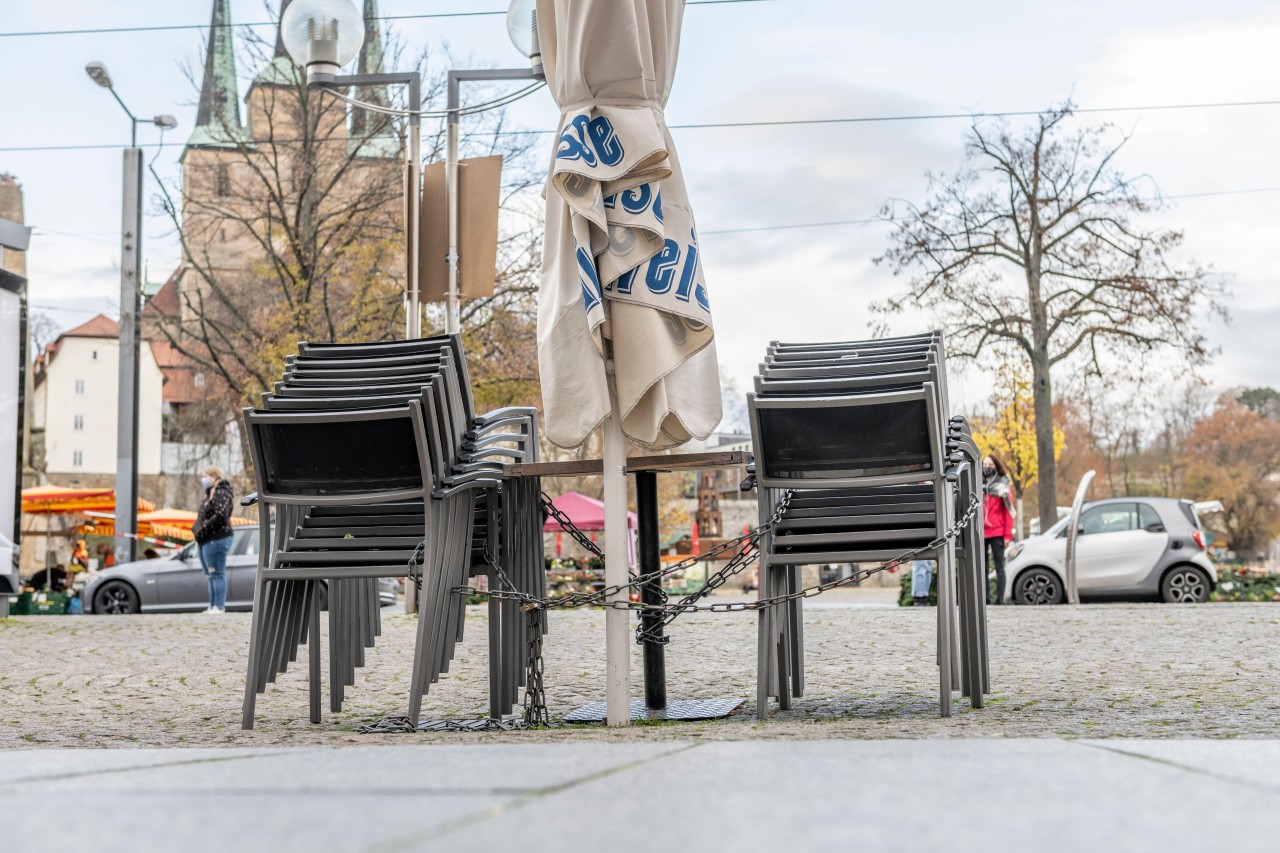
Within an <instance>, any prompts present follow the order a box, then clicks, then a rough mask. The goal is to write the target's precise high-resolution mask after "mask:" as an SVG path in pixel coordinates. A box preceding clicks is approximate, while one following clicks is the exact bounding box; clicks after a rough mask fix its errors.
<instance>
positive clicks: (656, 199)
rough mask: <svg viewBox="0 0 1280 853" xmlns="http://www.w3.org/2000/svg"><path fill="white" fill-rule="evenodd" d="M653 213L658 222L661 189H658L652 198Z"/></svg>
mask: <svg viewBox="0 0 1280 853" xmlns="http://www.w3.org/2000/svg"><path fill="white" fill-rule="evenodd" d="M653 215H654V218H656V219H657V220H658V221H659V222H661V221H662V190H658V192H657V194H656V196H655V197H654V199H653Z"/></svg>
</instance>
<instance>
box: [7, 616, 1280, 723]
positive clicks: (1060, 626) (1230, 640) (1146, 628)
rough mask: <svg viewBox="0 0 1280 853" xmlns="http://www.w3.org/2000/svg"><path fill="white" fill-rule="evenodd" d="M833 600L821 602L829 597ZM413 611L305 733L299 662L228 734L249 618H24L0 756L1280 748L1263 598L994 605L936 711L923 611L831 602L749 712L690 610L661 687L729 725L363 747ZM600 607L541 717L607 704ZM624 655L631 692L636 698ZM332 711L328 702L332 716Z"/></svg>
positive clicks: (475, 619) (560, 629) (398, 696)
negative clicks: (1001, 744) (727, 700)
mask: <svg viewBox="0 0 1280 853" xmlns="http://www.w3.org/2000/svg"><path fill="white" fill-rule="evenodd" d="M820 603H827V600H826V599H824V600H823V602H820ZM413 624H414V622H413V619H412V617H406V616H403V615H399V614H387V615H386V617H385V618H384V621H383V626H384V630H383V636H382V637H381V638H380V639H379V642H378V646H377V648H376V649H374V650H373V651H372V653H371V654H370V655H369V656H368V665H367V666H366V667H365V668H364V669H363V670H362V671H361V673H360V674H359V675H358V676H357V683H356V686H355V687H354V688H352V689H349V690H348V693H347V695H348V702H347V706H346V710H344V711H343V712H342V713H341V714H336V715H334V714H329V713H326V715H325V720H324V722H323V723H321V724H319V725H311V724H309V723H308V722H307V721H306V709H307V694H306V682H305V668H304V667H305V664H304V665H303V666H301V667H297V668H291V669H290V671H289V672H288V673H286V674H285V675H284V676H282V678H281V680H280V682H279V683H277V684H274V685H272V686H271V687H269V688H268V690H267V693H266V694H265V696H262V697H260V698H259V700H258V715H257V728H256V729H255V730H254V731H251V732H243V731H241V729H240V726H239V717H240V700H241V693H242V685H243V679H244V672H245V655H246V651H247V646H248V635H249V616H248V614H227V615H224V616H220V617H211V616H204V615H199V614H192V615H172V616H164V615H140V616H130V617H111V616H85V617H78V618H75V617H67V618H56V617H23V618H11V619H9V620H7V621H0V748H23V747H31V746H98V747H123V746H180V745H202V746H233V745H234V746H251V745H252V746H264V745H290V744H298V745H302V744H340V743H362V744H371V743H379V742H383V743H395V742H404V741H411V742H429V741H433V740H436V741H441V740H447V741H457V742H475V741H483V740H504V739H505V740H508V741H510V740H519V741H523V742H528V741H556V740H562V739H597V740H650V739H659V740H660V739H688V738H704V739H747V738H781V737H786V738H922V737H925V738H938V737H1010V736H1016V737H1056V736H1066V737H1090V738H1097V737H1164V738H1168V737H1215V738H1230V737H1254V738H1260V737H1268V738H1275V737H1280V671H1278V670H1277V661H1278V660H1280V659H1278V658H1277V655H1276V643H1277V638H1280V607H1277V606H1275V605H1270V604H1209V605H1200V606H1173V605H1085V606H1082V607H1078V608H1070V607H1056V608H1023V607H1000V608H992V610H991V619H990V637H991V645H992V647H991V659H992V682H993V687H994V690H995V695H994V696H993V697H991V698H990V700H989V705H988V707H986V708H985V709H982V710H979V711H970V710H969V709H968V707H967V705H966V704H965V703H963V702H959V703H958V707H959V708H961V709H963V710H962V711H960V712H959V713H958V714H957V715H956V716H955V717H953V718H951V719H949V720H943V719H940V718H939V717H938V716H937V694H936V684H937V679H936V674H935V673H936V670H935V668H934V666H933V663H932V661H933V640H932V632H933V626H934V612H933V610H932V609H916V608H904V609H898V608H890V607H883V608H874V607H849V606H838V604H837V605H836V606H832V605H831V604H828V605H827V606H825V607H814V608H812V609H811V610H810V611H809V612H808V614H807V616H806V621H805V641H806V646H807V662H808V669H807V687H808V692H807V694H806V695H805V696H804V697H803V698H801V699H798V700H797V701H796V703H795V706H794V708H793V709H792V710H791V711H788V712H778V711H777V710H776V709H775V711H774V713H773V714H772V716H771V717H770V719H769V721H768V722H767V723H758V722H757V721H756V720H755V718H754V702H753V697H754V695H755V688H754V681H755V648H756V641H755V617H754V616H753V615H751V614H742V613H735V614H728V615H720V614H715V615H711V614H694V615H686V616H683V617H681V618H680V620H678V621H677V622H676V623H675V625H674V626H673V628H672V631H671V634H672V637H673V639H672V643H671V645H670V646H669V650H668V655H667V671H668V676H669V684H670V688H669V695H670V697H671V698H673V699H678V698H708V697H712V696H739V697H742V698H746V699H748V702H747V705H746V707H745V708H744V712H743V714H742V715H741V716H739V717H737V718H732V719H728V720H722V721H713V722H705V723H693V724H690V723H666V724H647V725H641V726H632V727H630V728H628V729H625V730H609V729H605V728H603V727H601V726H586V727H584V726H563V727H555V728H553V729H551V730H545V731H540V732H518V733H492V734H456V733H440V734H425V733H423V734H416V735H376V736H374V735H359V734H356V733H355V729H356V728H357V727H358V726H359V725H360V724H362V723H364V722H368V721H370V720H372V719H375V718H377V717H380V716H382V715H384V714H398V713H402V712H403V708H404V707H405V704H406V694H407V689H408V682H407V678H408V669H409V664H410V660H411V656H412V651H413V647H412V639H413ZM485 636H486V634H485V616H484V613H483V610H482V609H481V608H471V613H470V615H469V617H468V620H467V642H464V644H463V645H462V646H461V647H460V654H459V657H458V659H456V660H455V662H454V665H453V667H452V670H451V671H450V672H449V673H448V674H447V675H445V676H444V677H443V678H442V680H441V681H440V683H439V684H436V685H434V686H433V687H432V689H431V692H430V694H429V695H428V697H427V700H426V705H425V712H424V713H425V715H426V716H427V717H429V718H456V717H478V716H482V715H483V714H484V712H485V710H486V708H487V700H486V698H485V692H486V689H487V682H486V676H485V667H486V655H485V642H484V638H485ZM603 637H604V613H603V612H602V611H576V612H565V613H553V614H551V634H550V636H549V637H548V639H547V641H546V649H545V654H546V672H547V675H546V693H547V700H548V705H549V707H550V710H551V715H552V719H553V721H555V720H558V719H559V718H562V717H563V716H564V714H566V713H567V712H569V711H570V710H572V709H574V708H576V707H578V706H580V705H582V704H585V703H586V702H588V701H594V700H598V699H601V698H603V688H604V648H603ZM633 648H634V649H635V657H634V661H633V667H632V688H633V690H632V695H633V696H640V695H642V694H641V687H640V651H639V647H633ZM326 707H327V706H326Z"/></svg>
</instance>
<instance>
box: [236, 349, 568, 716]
mask: <svg viewBox="0 0 1280 853" xmlns="http://www.w3.org/2000/svg"><path fill="white" fill-rule="evenodd" d="M245 425H246V432H247V435H248V437H249V444H250V448H251V450H252V453H253V458H254V469H255V475H256V477H257V482H258V492H257V494H256V495H255V496H251V497H250V498H249V499H248V500H250V501H252V500H258V501H261V502H262V503H263V504H264V508H263V510H262V511H261V513H260V515H261V516H262V523H261V524H260V526H259V530H260V536H261V537H262V547H261V548H260V558H259V559H260V565H259V571H258V579H257V589H256V590H255V608H254V620H253V633H252V637H251V642H250V660H249V674H248V679H247V681H246V685H245V702H244V720H243V724H244V726H245V727H246V728H250V727H252V725H253V709H254V700H255V697H256V694H257V693H260V692H263V691H264V690H265V688H266V685H267V684H268V683H269V682H271V681H274V680H275V678H276V676H277V675H278V674H279V673H281V672H283V671H285V668H286V667H287V665H288V663H289V662H290V661H292V660H295V659H296V656H297V650H298V646H299V645H301V644H302V643H304V642H305V643H307V645H308V648H309V658H310V673H309V674H310V680H311V685H310V686H311V719H312V721H313V722H317V721H319V719H320V683H319V682H320V658H319V642H318V625H319V608H320V603H321V598H322V595H323V594H324V593H325V592H326V591H327V598H328V605H329V669H330V707H331V709H332V710H334V711H338V710H341V706H342V701H343V696H344V688H345V687H347V686H350V685H351V684H353V683H354V679H355V670H356V668H357V667H359V666H362V665H363V663H364V651H365V649H367V648H369V647H370V646H372V645H373V643H374V641H375V638H376V637H377V636H378V634H379V630H380V621H379V620H380V611H379V608H378V601H377V589H376V582H377V580H376V579H377V578H379V577H409V578H410V579H411V580H412V581H413V582H415V583H419V582H420V583H421V584H422V585H423V595H422V597H421V599H420V607H419V618H418V632H417V646H416V648H415V653H414V670H413V674H412V677H411V679H410V682H411V683H410V695H409V707H410V714H411V716H412V718H413V720H414V722H415V724H416V722H417V717H418V711H419V709H420V707H421V700H422V695H423V694H424V693H425V692H426V691H427V690H428V689H429V685H430V684H431V683H434V682H435V681H436V680H438V678H439V676H440V674H441V673H442V672H445V671H447V669H448V665H449V662H450V660H451V659H452V656H453V651H454V648H455V647H456V644H457V643H458V642H459V641H460V640H461V639H462V626H463V618H462V617H463V614H464V612H465V611H464V608H465V604H466V602H465V599H464V598H462V596H460V595H458V594H457V593H455V592H454V589H455V588H456V587H459V586H464V585H466V583H467V581H468V579H469V578H470V577H471V576H472V575H474V574H486V575H487V576H488V577H489V580H490V583H491V584H494V585H495V586H501V585H504V584H505V585H507V586H509V587H512V588H515V589H516V590H518V591H521V592H528V593H532V594H541V592H542V590H543V583H544V581H543V577H544V574H543V572H542V570H541V564H542V554H541V544H542V540H541V537H540V536H539V537H536V538H535V537H531V536H529V534H528V528H530V527H531V526H532V525H533V524H534V523H536V526H537V527H538V529H540V528H541V519H540V517H539V516H538V512H537V494H538V493H537V491H536V484H534V488H535V491H534V492H533V495H532V497H530V495H529V494H528V491H529V489H528V487H523V488H518V487H512V486H510V485H508V487H507V488H505V489H503V488H502V487H501V486H502V484H501V481H500V477H501V470H502V466H501V463H502V462H503V461H504V460H516V461H523V460H533V459H536V454H537V434H536V423H535V418H534V412H533V410H532V409H527V408H506V409H500V410H498V411H496V412H490V413H489V414H487V415H483V416H477V415H476V414H475V412H474V404H473V402H472V399H471V395H470V383H469V382H468V380H467V376H466V363H465V360H464V359H463V357H462V352H461V346H460V343H459V341H458V338H457V337H456V336H442V337H437V338H426V339H421V340H412V341H396V342H387V343H376V344H310V343H305V342H304V343H302V344H300V345H299V354H298V355H297V356H290V357H289V359H288V363H287V366H286V370H285V374H284V377H283V381H281V382H279V383H276V385H275V388H274V391H273V393H268V394H264V395H263V402H262V407H261V408H260V409H257V410H252V409H249V410H246V411H245ZM272 507H274V508H275V509H276V518H275V524H274V525H271V524H270V523H269V521H270V509H271V508H272ZM526 517H529V518H532V519H533V521H532V522H530V521H529V520H528V518H526ZM535 567H536V568H537V571H534V568H535ZM503 604H504V603H503V602H498V601H494V600H491V602H490V616H491V618H490V641H491V643H492V644H493V645H492V647H491V650H490V670H491V676H490V683H491V688H492V689H491V692H490V713H491V715H493V716H497V717H500V716H502V715H504V714H505V713H508V712H509V711H510V709H511V707H512V706H513V705H514V704H515V701H516V694H517V692H518V687H519V686H520V684H521V683H522V678H523V669H522V668H521V667H520V665H519V664H520V657H519V654H518V648H517V645H516V642H514V641H513V640H512V637H515V636H523V630H524V628H525V623H524V616H523V614H521V613H520V612H519V610H518V608H515V607H504V606H502V605H503Z"/></svg>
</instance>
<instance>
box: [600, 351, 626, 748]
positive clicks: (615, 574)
mask: <svg viewBox="0 0 1280 853" xmlns="http://www.w3.org/2000/svg"><path fill="white" fill-rule="evenodd" d="M609 373H610V376H609V396H610V398H611V403H612V406H611V411H612V412H613V414H612V415H610V416H609V417H607V418H605V421H604V423H603V424H602V430H603V432H604V436H603V438H604V582H605V585H606V586H610V587H617V586H621V585H623V584H625V583H626V582H627V442H626V439H625V438H624V437H623V435H622V422H621V421H620V420H619V417H618V402H617V399H616V397H617V395H616V393H615V391H614V387H613V376H612V373H613V362H612V360H610V362H609ZM628 592H629V591H628V590H627V589H626V588H625V587H624V588H623V589H621V590H619V591H617V592H615V593H613V594H612V595H610V596H609V598H608V599H607V601H609V602H615V601H622V602H625V601H627V600H628V598H629V597H630V596H629V595H628ZM627 614H628V611H626V610H620V609H615V608H612V607H610V608H608V609H607V610H605V613H604V643H605V722H606V723H607V724H608V725H610V726H625V725H628V724H629V723H630V722H631V686H630V682H631V643H630V639H631V638H630V637H629V636H628V633H629V632H628V630H627V628H628V623H629V620H628V618H627Z"/></svg>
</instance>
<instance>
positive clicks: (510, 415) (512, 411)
mask: <svg viewBox="0 0 1280 853" xmlns="http://www.w3.org/2000/svg"><path fill="white" fill-rule="evenodd" d="M537 414H538V410H537V409H535V408H533V407H532V406H504V407H503V408H501V409H494V410H493V411H492V412H486V413H485V414H483V415H476V416H475V417H474V418H472V420H471V425H472V426H475V427H483V426H488V425H489V424H491V423H493V422H494V421H499V420H505V419H516V418H531V417H536V416H537Z"/></svg>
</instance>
